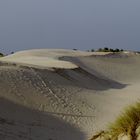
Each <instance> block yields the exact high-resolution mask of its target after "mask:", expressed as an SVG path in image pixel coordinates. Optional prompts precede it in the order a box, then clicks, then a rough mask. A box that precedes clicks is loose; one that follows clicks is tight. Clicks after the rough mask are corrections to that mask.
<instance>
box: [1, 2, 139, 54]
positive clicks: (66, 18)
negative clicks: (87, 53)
mask: <svg viewBox="0 0 140 140" xmlns="http://www.w3.org/2000/svg"><path fill="white" fill-rule="evenodd" d="M105 45H107V46H108V47H112V48H123V49H128V50H140V0H0V51H3V52H7V53H9V52H11V51H17V50H24V49H32V48H69V49H73V48H77V49H81V50H87V49H91V48H100V47H104V46H105Z"/></svg>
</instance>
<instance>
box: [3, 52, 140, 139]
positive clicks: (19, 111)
mask: <svg viewBox="0 0 140 140" xmlns="http://www.w3.org/2000/svg"><path fill="white" fill-rule="evenodd" d="M0 60H1V62H0V91H1V92H0V97H1V99H0V126H1V127H0V128H1V129H0V139H4V140H29V139H31V140H72V139H73V140H87V139H88V138H91V137H92V135H93V134H94V133H95V132H96V131H99V130H100V129H103V128H105V127H106V124H108V123H109V122H111V121H113V120H114V119H115V118H116V116H118V114H119V113H120V112H121V110H122V109H123V108H124V107H125V106H127V105H128V104H131V103H132V102H135V101H137V100H138V99H139V98H140V95H139V93H140V88H139V86H140V56H139V55H136V54H131V55H130V54H129V55H128V54H123V53H122V54H117V55H116V54H106V53H89V52H82V51H71V50H54V49H53V50H51V49H45V50H30V51H22V52H18V53H15V54H13V55H10V56H6V57H4V58H2V59H0Z"/></svg>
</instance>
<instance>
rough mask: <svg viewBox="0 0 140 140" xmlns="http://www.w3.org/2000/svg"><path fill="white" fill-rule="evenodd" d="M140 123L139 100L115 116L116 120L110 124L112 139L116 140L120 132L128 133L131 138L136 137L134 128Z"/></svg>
mask: <svg viewBox="0 0 140 140" xmlns="http://www.w3.org/2000/svg"><path fill="white" fill-rule="evenodd" d="M139 125H140V102H138V103H136V104H135V105H133V106H129V107H128V108H126V110H125V111H124V112H123V113H122V114H121V115H120V116H119V117H118V118H117V120H116V121H115V122H114V123H112V124H111V125H110V128H109V130H110V133H111V135H112V138H113V140H117V139H118V136H119V135H120V134H126V135H130V136H131V137H132V138H133V140H135V139H136V137H137V136H136V129H137V128H138V126H139Z"/></svg>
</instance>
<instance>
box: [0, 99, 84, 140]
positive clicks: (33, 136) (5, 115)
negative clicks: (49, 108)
mask: <svg viewBox="0 0 140 140" xmlns="http://www.w3.org/2000/svg"><path fill="white" fill-rule="evenodd" d="M0 139H1V140H86V137H85V135H84V133H83V132H81V131H80V130H79V129H78V128H76V127H74V126H72V125H70V124H68V123H66V122H64V121H62V120H60V119H58V118H57V117H54V116H51V115H50V114H47V113H43V112H39V111H36V110H32V109H29V108H26V107H24V106H22V105H19V104H15V103H13V102H11V101H9V100H7V99H4V98H0Z"/></svg>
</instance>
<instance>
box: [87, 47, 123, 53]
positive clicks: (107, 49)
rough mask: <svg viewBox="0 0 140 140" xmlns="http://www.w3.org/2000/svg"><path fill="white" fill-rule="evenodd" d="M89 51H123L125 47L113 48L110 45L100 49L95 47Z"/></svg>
mask: <svg viewBox="0 0 140 140" xmlns="http://www.w3.org/2000/svg"><path fill="white" fill-rule="evenodd" d="M88 51H91V52H94V51H96V52H123V51H124V50H123V49H118V48H116V49H112V48H108V47H104V48H99V49H98V50H94V49H91V50H88Z"/></svg>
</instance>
